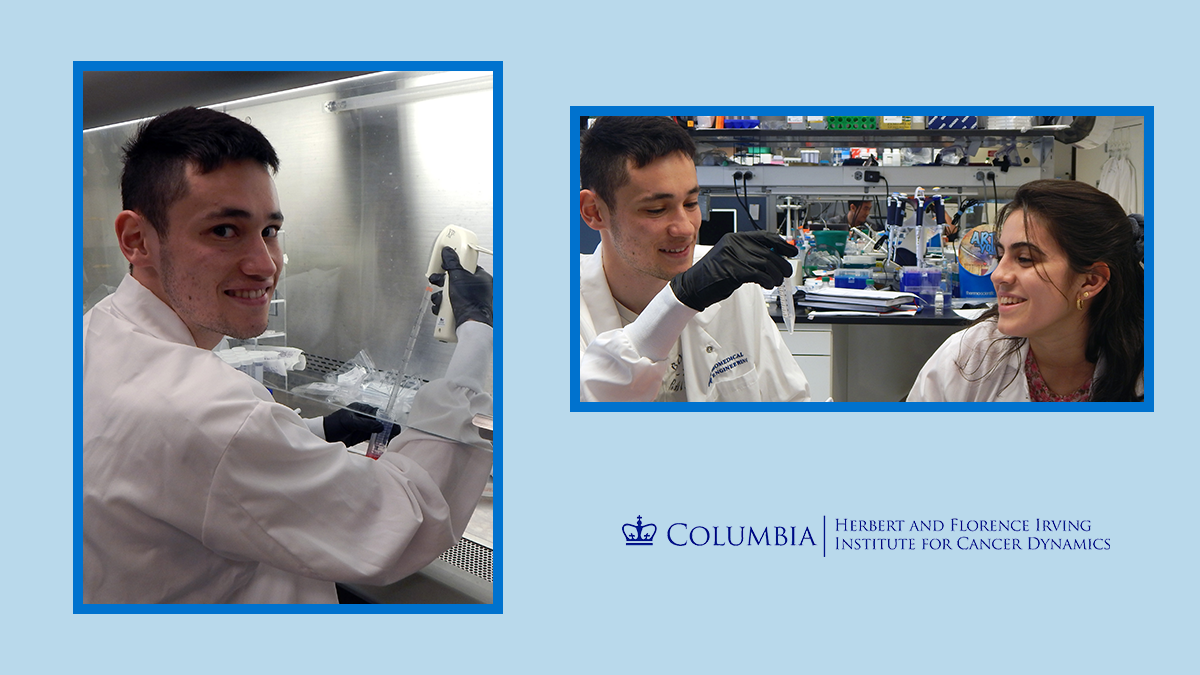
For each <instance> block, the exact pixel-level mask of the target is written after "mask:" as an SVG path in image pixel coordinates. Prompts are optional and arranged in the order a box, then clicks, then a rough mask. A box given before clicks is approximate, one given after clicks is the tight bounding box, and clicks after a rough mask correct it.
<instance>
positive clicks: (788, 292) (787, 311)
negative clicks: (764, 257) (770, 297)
mask: <svg viewBox="0 0 1200 675" xmlns="http://www.w3.org/2000/svg"><path fill="white" fill-rule="evenodd" d="M788 264H790V265H791V266H792V273H791V274H789V275H787V277H785V278H784V280H783V285H782V286H780V287H779V309H780V310H781V311H782V312H783V322H784V324H786V325H787V329H788V332H789V333H794V332H795V331H796V300H795V298H796V282H795V281H793V277H794V276H795V274H796V270H795V267H796V263H795V262H794V261H792V260H789V261H788Z"/></svg>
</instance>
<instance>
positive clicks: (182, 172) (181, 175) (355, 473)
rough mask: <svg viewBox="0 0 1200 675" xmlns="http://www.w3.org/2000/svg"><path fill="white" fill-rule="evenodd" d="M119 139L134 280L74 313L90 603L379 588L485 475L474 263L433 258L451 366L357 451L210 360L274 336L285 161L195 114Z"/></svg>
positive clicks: (220, 599)
mask: <svg viewBox="0 0 1200 675" xmlns="http://www.w3.org/2000/svg"><path fill="white" fill-rule="evenodd" d="M121 151H122V153H121V154H122V158H123V167H122V172H121V177H120V192H121V210H120V212H119V213H118V214H116V216H115V225H114V227H113V230H114V231H115V235H116V239H117V243H118V245H119V247H120V252H121V254H122V255H123V256H124V258H125V259H126V260H127V261H128V269H129V272H128V274H126V275H125V276H124V278H123V279H121V281H120V282H119V286H118V287H117V288H116V290H115V292H114V293H112V294H111V295H109V296H108V297H106V298H104V299H103V300H100V301H99V302H98V303H96V304H95V306H94V307H92V308H91V309H90V310H89V311H88V312H87V313H86V314H85V315H84V317H83V320H82V377H81V380H82V397H83V415H82V439H83V440H82V444H83V447H82V533H81V540H82V552H81V553H82V556H81V557H82V601H83V602H84V603H122V604H124V603H255V604H256V603H337V602H338V601H339V596H338V590H337V588H336V586H335V584H338V583H342V584H367V585H372V586H383V585H386V584H391V583H393V582H396V581H397V580H399V579H401V578H403V577H406V576H408V575H411V574H413V573H414V572H417V571H418V570H421V569H422V568H423V567H425V566H426V565H428V564H429V563H430V562H431V561H433V560H434V559H436V558H437V557H438V556H439V555H441V554H442V553H443V552H444V551H446V550H447V549H448V548H450V547H452V546H454V545H455V544H456V542H457V541H458V540H459V538H460V537H461V536H462V535H463V531H464V528H465V527H466V525H467V523H468V521H469V519H470V518H471V515H472V511H473V510H474V509H475V507H476V504H477V503H478V502H479V500H480V495H481V493H482V492H483V491H484V489H485V486H486V485H487V484H488V481H489V472H490V471H491V468H492V452H491V451H492V443H491V440H490V434H483V433H481V429H480V428H479V427H478V426H477V425H476V424H473V423H472V420H473V419H477V418H478V416H480V415H485V416H490V415H491V412H492V397H491V394H490V381H491V376H492V373H491V368H492V323H493V316H492V312H493V309H492V279H491V276H490V274H489V273H488V272H487V270H485V269H484V268H483V267H482V266H480V267H478V268H476V269H475V270H474V271H468V270H467V269H464V267H463V265H462V264H460V261H459V259H458V256H457V254H456V252H455V249H453V248H450V247H447V248H444V249H443V250H442V251H441V261H442V267H443V268H444V269H445V274H444V275H437V276H436V278H434V279H433V280H432V281H433V283H435V284H440V285H441V289H440V290H439V293H438V294H437V295H436V296H435V298H434V299H435V303H440V301H441V300H442V299H443V294H444V296H445V297H446V298H448V299H449V302H450V303H451V306H452V309H453V323H454V324H455V325H454V328H455V329H456V339H457V342H456V344H455V345H454V347H453V353H452V356H451V357H450V362H449V365H448V367H447V368H446V370H445V374H444V376H442V377H440V378H437V379H434V380H433V381H430V382H427V383H425V384H424V386H422V387H421V388H420V390H419V391H418V392H417V393H416V395H415V399H414V400H413V401H412V407H411V411H410V412H409V414H408V418H407V422H406V424H405V428H404V430H403V432H402V433H399V434H398V435H396V436H394V437H393V438H392V439H391V441H390V443H387V445H386V448H385V449H384V450H385V451H383V452H382V455H380V456H379V457H378V459H377V460H376V459H372V458H370V457H367V456H364V455H362V454H356V453H352V452H349V451H348V450H347V446H350V445H354V444H357V443H361V442H363V441H365V440H366V439H367V438H368V437H370V436H371V434H372V433H378V432H381V431H382V430H383V424H382V423H381V422H379V421H378V420H377V419H375V418H374V417H371V416H369V415H364V414H361V413H360V412H358V411H356V410H345V409H342V410H338V411H336V412H334V413H332V414H330V415H327V416H324V417H316V418H311V419H306V418H302V417H301V416H300V414H298V412H297V411H295V410H293V409H292V408H291V407H289V406H287V405H282V404H280V403H277V402H276V400H275V399H274V398H273V396H272V392H271V391H269V390H268V389H267V387H265V386H264V385H263V384H262V383H261V382H259V381H258V380H256V379H255V378H254V377H251V376H248V375H247V374H246V373H244V372H240V371H239V370H237V369H235V368H233V367H231V366H230V365H229V364H228V363H227V362H226V361H224V360H223V359H222V358H219V357H218V356H217V355H216V354H215V353H214V352H213V349H214V347H217V345H218V344H219V343H221V342H222V341H223V340H224V339H226V338H235V339H240V340H247V339H252V338H255V337H256V336H259V335H261V334H263V333H264V331H265V330H266V329H267V325H268V320H269V311H270V310H269V307H270V304H271V301H272V298H273V297H274V295H275V293H276V291H277V289H278V286H279V284H280V277H281V273H282V270H283V268H284V264H285V256H284V252H283V247H282V245H281V243H280V241H281V237H280V233H281V231H282V230H283V229H284V227H285V222H291V220H292V218H293V217H294V216H292V215H291V212H290V211H289V207H288V206H287V204H283V203H281V201H280V199H279V192H278V191H277V189H276V184H275V176H276V174H277V172H279V171H280V166H281V164H283V163H284V162H286V158H282V159H281V158H280V157H279V156H278V155H277V153H276V150H275V148H274V147H273V146H272V144H271V142H270V141H269V140H268V139H267V137H266V136H265V135H264V134H263V133H262V132H260V131H259V130H258V129H257V128H256V127H255V126H253V125H251V124H249V123H247V122H246V121H243V120H242V119H239V118H237V117H234V116H232V115H229V114H226V113H223V112H218V111H216V110H211V109H204V108H194V107H185V108H180V109H176V110H173V111H171V112H167V113H165V114H161V115H159V116H157V117H155V118H153V119H151V120H149V121H146V122H143V123H141V124H140V125H138V127H137V129H136V131H135V133H134V134H133V136H132V138H130V139H129V141H128V142H127V143H125V144H124V145H123V147H122V148H121ZM293 170H301V169H293ZM285 213H287V214H288V217H287V218H285ZM423 255H428V252H424V253H423ZM421 272H422V273H423V272H424V269H422V270H421ZM429 309H430V308H429V307H428V306H426V308H425V312H426V313H428V312H429ZM434 309H436V307H435V308H434ZM404 337H405V336H403V335H395V336H392V339H394V340H396V341H402V340H403V339H404ZM358 410H362V409H358ZM372 410H373V409H372ZM398 426H399V425H397V428H398ZM386 441H387V439H386V437H385V438H383V439H382V442H384V443H386Z"/></svg>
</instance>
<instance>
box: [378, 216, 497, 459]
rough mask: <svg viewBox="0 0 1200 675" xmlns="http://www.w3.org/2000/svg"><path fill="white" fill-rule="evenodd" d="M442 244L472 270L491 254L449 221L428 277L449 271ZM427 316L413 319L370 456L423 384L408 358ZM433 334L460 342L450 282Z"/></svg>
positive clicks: (433, 253)
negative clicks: (412, 373) (483, 255)
mask: <svg viewBox="0 0 1200 675" xmlns="http://www.w3.org/2000/svg"><path fill="white" fill-rule="evenodd" d="M443 248H450V249H452V250H453V251H454V252H455V253H456V254H457V255H458V262H459V264H460V265H462V268H463V269H464V270H466V271H468V272H470V273H472V274H474V273H475V269H476V268H477V267H478V266H479V254H480V253H486V254H488V255H491V253H492V252H491V251H490V250H488V249H486V248H483V247H482V246H480V245H479V237H477V236H476V235H475V233H474V232H472V231H471V230H468V229H466V228H465V227H458V226H457V225H447V226H446V227H445V229H443V230H442V231H441V233H440V234H438V236H437V238H436V239H435V240H434V242H433V251H431V252H430V254H429V268H428V269H427V270H426V272H425V276H426V277H430V276H432V275H434V274H445V273H446V270H445V269H444V268H443V267H442V249H443ZM432 290H433V289H431V288H430V287H428V286H426V287H425V298H424V300H423V301H422V304H421V306H425V305H426V304H428V302H429V296H430V294H431V293H432ZM424 317H425V314H424V313H423V312H422V313H419V314H418V315H417V320H416V321H414V322H413V326H412V330H411V331H410V332H409V335H408V344H407V345H406V346H405V348H404V359H403V361H402V362H401V365H400V370H399V371H397V373H396V383H395V385H394V386H393V388H392V394H391V396H390V397H389V398H388V403H387V406H386V407H385V408H383V409H382V410H380V411H379V421H381V422H383V429H382V430H381V431H379V432H378V433H376V434H374V435H373V436H371V443H370V445H369V446H368V447H367V456H368V457H370V458H371V459H379V457H380V455H382V454H383V452H384V450H386V449H387V443H388V441H389V440H390V439H391V437H392V433H391V431H392V425H393V424H395V423H397V422H398V421H399V419H400V417H401V416H402V415H403V411H402V410H401V409H402V408H404V407H405V406H403V405H402V404H403V402H404V401H406V400H408V399H411V397H412V395H414V394H415V393H416V389H418V388H419V387H420V385H421V380H420V379H419V378H415V377H410V376H409V375H408V362H409V360H410V359H411V358H412V353H413V348H414V347H415V346H416V343H417V335H418V334H419V333H420V330H421V323H422V321H423V319H424ZM433 336H434V337H436V338H437V339H438V340H440V341H442V342H458V336H457V334H456V332H455V321H454V309H453V308H452V307H451V305H450V292H449V282H447V284H446V292H444V293H443V294H442V304H441V306H440V307H439V308H438V314H437V319H436V320H435V321H434V327H433Z"/></svg>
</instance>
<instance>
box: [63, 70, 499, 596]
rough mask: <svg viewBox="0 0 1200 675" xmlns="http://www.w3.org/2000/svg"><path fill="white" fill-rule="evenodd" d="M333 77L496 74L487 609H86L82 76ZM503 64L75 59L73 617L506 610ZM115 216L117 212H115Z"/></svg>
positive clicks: (494, 87)
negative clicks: (165, 73)
mask: <svg viewBox="0 0 1200 675" xmlns="http://www.w3.org/2000/svg"><path fill="white" fill-rule="evenodd" d="M298 70H305V71H334V70H338V71H341V70H364V71H390V70H477V71H483V70H490V71H492V76H493V90H492V91H493V95H492V113H493V116H492V124H493V130H492V131H493V133H492V138H493V151H492V176H493V183H492V198H493V205H492V213H493V228H492V229H493V232H492V241H493V248H494V249H495V255H494V257H493V261H494V269H493V278H494V282H493V283H494V288H493V290H494V298H495V301H494V302H495V311H494V312H493V316H494V327H493V335H494V340H493V391H494V392H495V396H494V406H493V413H494V419H496V420H498V421H499V423H498V424H496V425H495V426H496V429H495V431H494V440H493V468H492V474H493V485H494V495H495V496H494V499H493V514H494V517H493V542H494V544H493V551H492V603H491V604H488V605H467V604H463V605H459V604H405V605H382V604H380V605H367V604H363V605H262V604H257V605H206V604H180V605H138V604H104V605H96V604H85V603H84V602H83V507H82V494H83V490H82V486H83V382H82V372H83V369H82V366H83V347H82V335H83V333H82V331H83V315H82V314H81V313H80V312H79V308H80V307H82V306H83V286H82V277H81V271H82V266H83V183H82V166H83V73H85V72H90V71H110V72H117V71H126V72H146V71H178V72H185V71H262V72H266V71H298ZM503 71H504V69H503V62H502V61H346V62H332V61H330V62H327V61H249V62H247V61H75V62H74V115H73V117H72V124H73V126H74V129H73V135H74V153H73V160H74V168H73V171H72V176H73V179H74V181H73V182H74V231H73V233H74V242H73V255H74V259H73V263H74V270H75V271H74V275H75V278H74V292H73V300H74V305H73V307H72V313H73V327H74V359H73V365H74V393H73V407H74V416H73V419H74V428H73V434H72V440H73V448H74V452H73V459H74V475H73V493H72V494H73V496H74V511H73V592H72V603H73V612H74V613H75V614H502V613H503V611H504V603H503V600H504V583H503V581H504V564H503V561H504V546H503V542H504V533H503V523H504V506H503V505H504V496H503V486H504V462H503V457H504V453H503V446H504V443H503V436H504V426H503V419H504V405H503V396H502V392H503V390H504V377H503V375H504V373H503V358H501V355H502V354H503V353H504V339H503V336H504V308H503V298H504V269H503V261H504V256H503V249H504V244H503V240H504V225H503V213H504V203H503V195H504V180H503V169H504V162H503V158H504V149H503V138H504V135H503V130H504V124H503V121H504V120H503V111H504V105H503V103H504V77H503ZM114 216H115V214H114Z"/></svg>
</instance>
